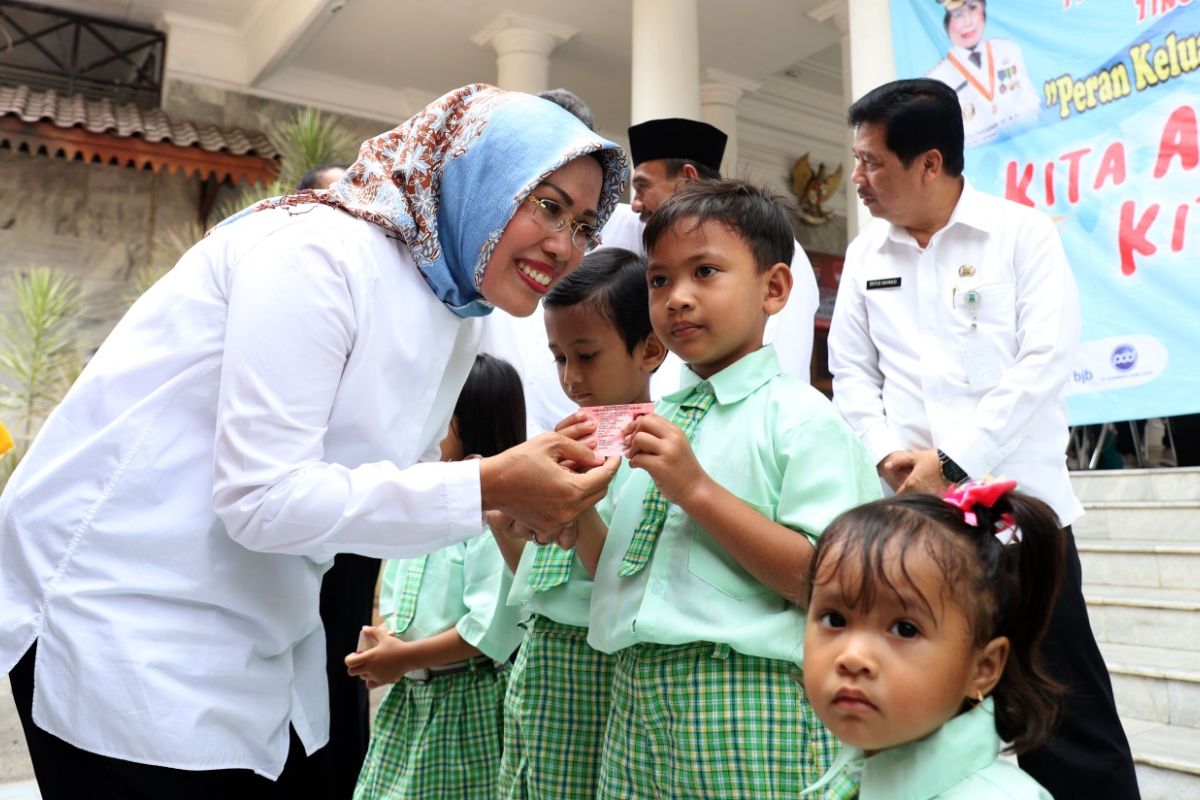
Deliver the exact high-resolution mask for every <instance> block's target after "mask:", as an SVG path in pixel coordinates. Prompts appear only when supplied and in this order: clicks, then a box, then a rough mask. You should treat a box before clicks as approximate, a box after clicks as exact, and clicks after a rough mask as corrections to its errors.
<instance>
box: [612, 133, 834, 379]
mask: <svg viewBox="0 0 1200 800" xmlns="http://www.w3.org/2000/svg"><path fill="white" fill-rule="evenodd" d="M726 138H727V137H726V136H725V134H724V133H722V132H721V131H720V130H719V129H717V128H715V127H713V126H712V125H709V124H708V123H706V122H697V121H696V120H690V119H680V118H668V119H652V120H649V121H647V122H642V123H639V124H637V125H634V126H632V127H631V128H630V129H629V151H630V157H631V159H632V161H633V165H634V172H633V180H632V185H633V203H632V206H627V205H625V204H623V203H622V204H621V205H618V206H617V208H616V210H614V211H613V214H612V216H611V217H609V220H608V223H607V224H606V225H605V226H604V230H603V231H601V234H600V238H601V240H602V244H601V247H623V248H625V249H626V250H632V251H633V252H635V253H639V254H641V255H642V256H645V255H646V251H645V249H644V248H643V246H642V231H644V230H645V228H646V222H647V221H648V220H649V219H650V217H651V215H652V214H654V212H655V211H657V210H658V207H659V206H660V205H662V204H663V203H664V202H666V201H667V199H668V198H670V197H671V196H672V195H673V194H675V192H677V191H679V190H680V189H682V188H683V187H684V186H685V185H686V184H688V183H691V182H692V181H699V180H719V179H720V177H721V173H720V171H719V170H720V167H721V158H722V156H724V154H725V142H726ZM792 280H793V284H792V294H791V297H789V298H788V302H787V305H786V306H784V308H783V310H782V311H780V312H779V313H778V314H776V315H774V316H772V317H771V318H770V319H769V320H768V321H767V330H766V334H765V336H764V343H766V344H773V345H774V346H775V351H776V353H777V354H778V356H779V366H780V367H782V368H783V371H784V372H787V373H790V374H792V375H795V376H796V377H798V378H800V379H801V380H803V381H804V382H806V383H807V382H809V381H810V380H811V376H812V373H811V363H812V348H813V317H814V316H815V315H816V312H817V305H818V304H819V303H820V293H819V291H818V289H817V279H816V276H815V275H814V274H813V270H812V264H811V263H809V260H808V256H806V255H805V254H804V249H803V248H802V247H800V244H799V243H796V251H795V255H794V256H793V257H792ZM682 367H683V362H682V361H680V360H679V357H678V356H676V355H675V354H674V353H668V354H667V358H666V360H665V361H663V364H662V366H661V367H659V368H658V371H657V372H655V373H654V378H653V380H652V381H651V384H650V389H651V394H652V395H653V396H654V397H662V396H663V395H664V394H668V393H670V392H673V391H675V390H676V389H678V388H679V379H680V369H682Z"/></svg>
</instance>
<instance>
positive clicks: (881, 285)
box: [867, 278, 900, 291]
mask: <svg viewBox="0 0 1200 800" xmlns="http://www.w3.org/2000/svg"><path fill="white" fill-rule="evenodd" d="M899 285H900V279H899V278H876V279H875V280H873V281H867V290H868V291H870V290H871V289H894V288H895V287H897V286H899Z"/></svg>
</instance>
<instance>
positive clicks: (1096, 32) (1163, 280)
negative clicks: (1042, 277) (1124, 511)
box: [891, 0, 1200, 425]
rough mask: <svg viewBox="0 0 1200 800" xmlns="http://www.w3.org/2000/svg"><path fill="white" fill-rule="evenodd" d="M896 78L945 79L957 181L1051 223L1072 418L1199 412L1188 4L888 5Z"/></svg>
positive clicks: (1193, 20) (1194, 10)
mask: <svg viewBox="0 0 1200 800" xmlns="http://www.w3.org/2000/svg"><path fill="white" fill-rule="evenodd" d="M891 15H892V36H893V41H894V46H895V52H896V74H897V76H899V77H920V76H924V75H928V76H929V77H933V78H937V79H938V80H942V81H944V82H946V83H947V84H949V85H951V86H953V87H954V88H955V89H956V90H957V91H958V96H959V101H960V103H961V104H962V107H963V126H964V129H965V131H966V134H967V150H966V170H965V172H966V175H967V177H968V178H969V179H970V181H971V182H972V184H973V185H974V186H975V187H976V188H978V189H981V190H983V191H985V192H989V193H992V194H997V195H1002V196H1005V197H1008V198H1009V199H1011V200H1015V201H1017V202H1019V203H1024V204H1025V205H1028V206H1033V207H1034V208H1038V209H1040V210H1042V211H1044V212H1046V213H1047V214H1049V215H1050V216H1051V217H1052V218H1053V219H1054V221H1055V222H1056V223H1057V224H1058V228H1059V231H1060V233H1061V234H1062V238H1063V244H1064V245H1065V246H1066V249H1067V255H1068V257H1069V259H1070V261H1071V267H1072V269H1073V270H1074V273H1075V280H1076V282H1077V283H1078V284H1079V294H1080V303H1081V306H1082V310H1083V335H1082V342H1081V345H1080V348H1079V354H1078V356H1077V359H1076V365H1075V370H1074V376H1073V380H1072V382H1071V384H1070V387H1069V389H1068V403H1069V405H1070V411H1071V423H1072V424H1075V425H1078V424H1083V423H1092V422H1108V421H1114V420H1125V419H1143V418H1147V417H1161V416H1170V415H1175V414H1184V413H1192V412H1197V411H1200V169H1197V166H1198V165H1200V143H1198V137H1197V112H1198V111H1200V0H991V2H984V0H891Z"/></svg>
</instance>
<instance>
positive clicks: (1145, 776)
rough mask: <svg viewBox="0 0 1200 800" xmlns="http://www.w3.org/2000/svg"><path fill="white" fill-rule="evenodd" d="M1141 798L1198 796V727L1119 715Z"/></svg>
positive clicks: (1158, 799) (1172, 799)
mask: <svg viewBox="0 0 1200 800" xmlns="http://www.w3.org/2000/svg"><path fill="white" fill-rule="evenodd" d="M1122 722H1123V723H1124V725H1125V735H1126V736H1128V737H1129V746H1130V748H1131V749H1132V750H1133V760H1134V763H1135V764H1136V765H1137V774H1138V787H1139V788H1140V789H1141V793H1142V800H1185V798H1200V730H1197V729H1195V728H1185V727H1181V726H1178V725H1163V724H1162V723H1159V722H1145V721H1143V720H1137V719H1123V720H1122Z"/></svg>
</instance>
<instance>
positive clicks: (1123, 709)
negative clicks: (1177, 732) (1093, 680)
mask: <svg viewBox="0 0 1200 800" xmlns="http://www.w3.org/2000/svg"><path fill="white" fill-rule="evenodd" d="M1100 651H1101V652H1102V653H1103V654H1104V661H1105V663H1106V664H1107V665H1108V673H1109V675H1110V676H1111V677H1112V684H1113V692H1114V694H1115V695H1116V698H1117V710H1118V711H1119V712H1120V714H1121V717H1122V718H1130V719H1139V720H1144V721H1148V722H1158V723H1161V724H1164V725H1178V726H1182V727H1186V728H1194V729H1196V730H1200V652H1196V651H1195V650H1171V649H1167V648H1162V647H1138V646H1136V645H1127V644H1114V643H1112V642H1102V643H1101V644H1100ZM1197 757H1198V758H1200V752H1198V753H1197Z"/></svg>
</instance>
